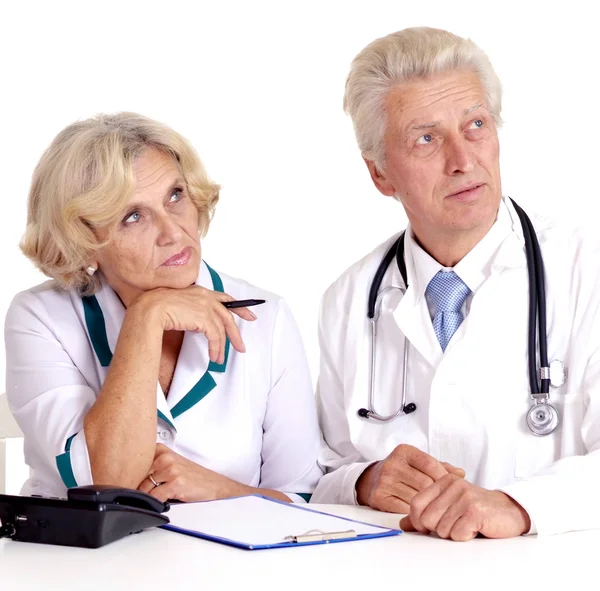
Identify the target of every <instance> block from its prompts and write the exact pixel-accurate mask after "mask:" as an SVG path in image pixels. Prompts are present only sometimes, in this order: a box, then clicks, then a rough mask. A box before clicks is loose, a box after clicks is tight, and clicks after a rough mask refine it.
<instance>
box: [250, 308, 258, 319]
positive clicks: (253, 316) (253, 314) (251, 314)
mask: <svg viewBox="0 0 600 591" xmlns="http://www.w3.org/2000/svg"><path fill="white" fill-rule="evenodd" d="M248 312H250V316H252V318H253V319H254V320H256V319H257V318H258V316H257V315H256V314H255V313H254V312H252V311H250V310H248Z"/></svg>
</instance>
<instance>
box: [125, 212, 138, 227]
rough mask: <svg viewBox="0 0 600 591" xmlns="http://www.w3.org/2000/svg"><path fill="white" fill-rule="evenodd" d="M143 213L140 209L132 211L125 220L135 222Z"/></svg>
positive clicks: (129, 222)
mask: <svg viewBox="0 0 600 591" xmlns="http://www.w3.org/2000/svg"><path fill="white" fill-rule="evenodd" d="M141 217H142V216H141V214H140V212H139V211H134V212H133V213H130V214H129V215H128V216H127V217H126V218H125V219H124V220H123V222H124V223H125V224H134V223H135V222H139V221H140V218H141Z"/></svg>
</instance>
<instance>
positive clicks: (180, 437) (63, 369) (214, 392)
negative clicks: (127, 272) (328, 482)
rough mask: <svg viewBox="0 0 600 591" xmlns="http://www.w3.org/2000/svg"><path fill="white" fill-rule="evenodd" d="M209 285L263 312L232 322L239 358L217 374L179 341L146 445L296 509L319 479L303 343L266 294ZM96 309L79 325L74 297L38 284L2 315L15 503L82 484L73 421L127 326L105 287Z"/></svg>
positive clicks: (277, 301) (78, 421)
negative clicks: (13, 431)
mask: <svg viewBox="0 0 600 591" xmlns="http://www.w3.org/2000/svg"><path fill="white" fill-rule="evenodd" d="M219 278H220V279H221V280H222V283H223V287H224V290H225V291H226V292H227V293H229V294H230V295H232V296H233V297H234V298H236V299H246V298H261V299H266V300H267V303H266V304H263V305H261V306H259V307H257V308H255V313H256V315H257V316H258V320H256V321H254V322H246V321H242V320H240V319H237V317H236V321H237V323H238V326H239V327H240V331H241V335H242V338H243V340H244V343H245V345H246V349H247V352H246V353H244V354H240V353H238V352H237V351H235V349H233V347H230V348H229V352H228V358H227V361H226V364H225V367H219V366H216V365H211V366H209V359H208V342H207V340H206V338H205V337H204V335H202V334H196V333H192V332H187V333H186V334H185V337H184V341H183V345H182V348H181V353H180V355H179V359H178V361H177V366H176V369H175V374H174V377H173V381H172V384H171V388H170V391H169V395H168V398H165V396H164V394H163V392H162V390H161V387H160V385H159V384H158V383H157V391H156V404H157V415H158V419H157V438H156V440H157V442H159V443H163V444H165V445H167V446H168V447H170V448H171V449H173V450H174V451H175V452H177V453H179V454H181V455H183V456H185V457H186V458H189V459H190V460H192V461H194V462H196V463H198V464H201V465H202V466H204V467H206V468H209V469H211V470H214V471H216V472H219V473H220V474H224V475H225V476H228V477H229V478H232V479H233V480H236V481H238V482H241V483H244V484H247V485H250V486H255V487H258V486H260V487H263V488H272V489H277V490H280V491H283V492H285V493H286V494H290V496H292V497H293V499H294V500H296V501H299V502H303V501H302V498H301V497H299V496H298V495H297V494H296V493H304V495H305V496H306V494H307V493H308V494H310V493H311V492H312V491H313V489H314V487H315V485H316V483H317V481H318V479H319V477H320V476H321V475H322V471H321V469H320V468H319V466H318V464H317V461H316V460H317V453H318V450H319V429H318V424H317V417H316V410H315V405H314V396H313V391H312V384H311V379H310V374H309V369H308V364H307V361H306V356H305V352H304V348H303V345H302V342H301V337H300V335H299V332H298V329H297V327H296V324H295V322H294V320H293V318H292V314H291V312H290V310H289V308H288V307H287V305H286V304H285V302H284V301H283V300H282V299H281V298H279V297H277V296H275V295H274V294H271V293H268V292H265V291H264V290H261V289H258V288H256V287H253V286H252V285H249V284H248V283H246V282H244V281H241V280H238V279H234V278H232V277H228V276H226V275H220V277H219V275H218V274H216V278H215V276H211V272H210V271H209V268H208V266H207V265H206V264H205V263H204V262H203V263H202V265H201V268H200V275H199V277H198V280H197V282H196V283H197V285H201V286H203V287H206V288H208V289H213V281H217V282H218V281H219ZM216 288H217V286H215V289H216ZM95 298H96V301H97V303H98V305H99V309H100V310H101V312H100V313H99V312H98V308H97V307H94V306H91V307H90V306H88V310H87V315H88V316H87V319H86V312H85V310H84V305H83V303H82V298H81V297H80V296H79V295H78V294H77V293H76V292H74V291H61V290H60V289H58V288H57V287H56V284H55V283H54V282H46V283H44V284H42V285H39V286H37V287H34V288H33V289H30V290H28V291H25V292H22V293H20V294H18V295H17V296H16V297H15V299H14V300H13V302H12V304H11V307H10V309H9V311H8V314H7V318H6V324H5V339H6V353H7V363H6V368H7V396H8V402H9V405H10V408H11V410H12V412H13V413H14V416H15V418H16V420H17V422H18V423H19V426H20V427H21V429H22V430H23V433H24V434H25V459H26V461H27V463H28V464H29V466H30V467H31V468H32V469H33V477H32V478H31V479H30V480H29V481H28V482H27V483H26V484H25V486H24V487H23V491H22V492H23V494H41V495H50V496H64V495H65V493H66V488H67V487H68V486H74V485H75V484H77V485H83V484H90V483H91V482H92V476H91V471H90V463H89V458H88V453H87V448H86V442H85V433H84V431H83V419H84V416H85V414H86V413H87V411H88V410H89V408H90V407H91V406H92V405H93V403H94V401H95V399H96V396H97V394H98V392H99V390H100V388H101V386H102V383H103V382H104V379H105V377H106V373H107V371H108V364H109V362H110V358H111V352H113V351H114V350H115V346H116V343H117V338H118V335H119V331H120V328H121V324H122V322H123V319H124V316H125V309H124V307H123V305H122V304H121V301H120V300H119V298H118V296H117V295H116V293H115V292H114V291H113V290H112V289H111V288H110V287H108V286H107V285H105V284H104V285H103V287H102V289H101V290H100V291H99V292H98V293H97V294H96V296H95ZM88 301H89V300H88ZM102 320H104V324H105V330H104V328H103V327H102V324H103V322H102ZM207 368H208V371H207ZM203 378H204V379H203ZM213 380H214V383H216V386H215V387H212V386H213ZM73 436H74V437H73ZM71 438H72V439H71ZM124 453H126V450H124Z"/></svg>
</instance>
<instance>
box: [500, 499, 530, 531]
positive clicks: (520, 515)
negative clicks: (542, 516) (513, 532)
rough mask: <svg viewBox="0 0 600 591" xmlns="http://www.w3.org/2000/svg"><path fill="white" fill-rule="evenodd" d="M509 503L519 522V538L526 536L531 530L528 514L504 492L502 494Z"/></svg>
mask: <svg viewBox="0 0 600 591" xmlns="http://www.w3.org/2000/svg"><path fill="white" fill-rule="evenodd" d="M502 494H503V495H504V496H505V497H506V498H507V499H508V500H509V501H510V503H511V506H512V508H513V511H514V513H515V516H516V519H517V521H518V522H519V534H518V535H520V536H522V535H524V534H526V533H528V532H529V530H530V529H531V517H529V513H527V511H525V509H524V508H523V507H522V506H521V505H520V504H519V503H517V501H515V500H514V499H513V498H512V497H511V496H509V495H507V494H506V493H505V492H503V493H502Z"/></svg>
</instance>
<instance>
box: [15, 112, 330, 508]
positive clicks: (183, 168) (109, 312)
mask: <svg viewBox="0 0 600 591" xmlns="http://www.w3.org/2000/svg"><path fill="white" fill-rule="evenodd" d="M218 196H219V189H218V186H217V185H215V184H213V183H212V182H210V181H209V179H208V177H207V175H206V172H205V170H204V168H203V166H202V164H201V162H200V160H199V159H198V156H197V155H196V153H195V152H194V150H193V149H192V147H191V146H190V145H189V144H188V142H187V141H186V140H185V139H184V138H182V137H181V136H180V135H179V134H178V133H176V132H175V131H173V130H171V129H170V128H168V127H166V126H165V125H163V124H160V123H157V122H156V121H152V120H150V119H148V118H145V117H142V116H140V115H136V114H133V113H120V114H117V115H111V116H105V115H101V116H98V117H96V118H93V119H89V120H87V121H83V122H79V123H75V124H73V125H70V126H69V127H67V128H66V129H65V130H63V131H62V132H61V133H60V134H59V135H58V136H57V137H56V139H55V140H54V141H53V142H52V144H51V145H50V147H49V148H48V150H47V151H46V152H45V154H44V155H43V156H42V159H41V161H40V163H39V164H38V166H37V168H36V170H35V173H34V176H33V182H32V187H31V192H30V195H29V211H28V221H27V230H26V233H25V236H24V238H23V241H22V245H21V246H22V250H23V252H24V253H25V254H26V255H27V256H28V257H29V258H30V259H31V260H32V261H34V263H35V264H36V265H37V266H38V267H39V268H40V269H41V270H42V271H43V272H44V273H45V274H46V275H47V276H49V277H51V278H52V279H53V280H52V281H49V282H46V283H43V284H41V285H39V286H37V287H34V288H32V289H29V290H27V291H25V292H23V293H20V294H18V295H17V296H16V297H15V299H14V300H13V302H12V305H11V307H10V309H9V312H8V314H7V318H6V325H5V338H6V352H7V363H6V367H7V395H8V401H9V404H10V408H11V410H12V412H13V413H14V415H15V418H16V420H17V422H18V423H19V425H20V427H21V429H22V430H23V433H24V434H25V457H26V461H27V463H28V464H29V466H30V467H31V468H32V470H33V476H32V478H31V479H30V480H29V481H28V482H27V483H26V484H25V486H24V489H23V494H41V495H51V496H64V495H65V493H66V489H67V488H68V487H73V486H77V485H84V484H90V483H98V484H111V485H117V486H123V487H128V488H139V489H140V490H142V491H145V492H149V493H150V494H152V495H154V496H156V497H157V498H159V499H161V500H166V499H179V500H182V501H198V500H209V499H219V498H225V497H232V496H238V495H245V494H253V493H256V492H258V491H260V494H262V495H268V496H271V497H274V498H277V499H281V500H284V501H289V500H292V501H299V502H304V500H307V499H308V497H309V496H310V493H311V492H312V490H313V489H314V487H315V485H316V483H317V481H318V479H319V477H320V476H321V470H320V468H319V467H318V465H317V462H316V458H317V453H318V448H319V430H318V426H317V420H316V412H315V406H314V399H313V393H312V386H311V380H310V375H309V370H308V365H307V361H306V356H305V353H304V350H303V346H302V342H301V339H300V336H299V333H298V330H297V327H296V325H295V323H294V320H293V318H292V315H291V313H290V311H289V309H288V307H287V306H286V304H285V302H284V301H283V300H282V299H281V298H279V297H277V296H275V295H273V294H271V293H267V292H265V291H263V290H261V289H259V288H257V287H254V286H252V285H250V284H248V283H246V282H244V281H242V280H240V279H235V278H233V277H229V276H227V275H224V274H221V273H217V271H215V270H214V269H213V268H212V267H210V266H209V265H208V264H207V263H206V262H205V261H204V260H203V259H202V251H201V245H200V237H201V236H203V235H204V233H205V231H206V229H207V227H208V224H209V220H210V218H211V214H212V212H213V210H214V207H215V205H216V203H217V200H218ZM248 298H257V299H264V300H266V303H265V304H264V305H262V306H260V308H254V309H255V310H256V314H255V313H254V312H252V311H250V309H248V308H237V309H231V310H230V309H228V308H226V307H225V306H224V303H225V302H229V301H232V300H240V299H248Z"/></svg>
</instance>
